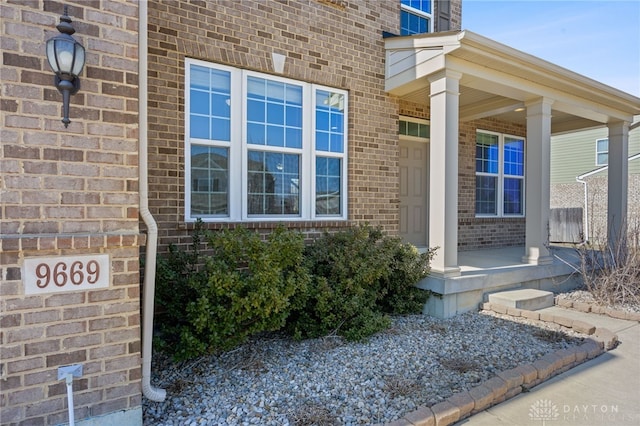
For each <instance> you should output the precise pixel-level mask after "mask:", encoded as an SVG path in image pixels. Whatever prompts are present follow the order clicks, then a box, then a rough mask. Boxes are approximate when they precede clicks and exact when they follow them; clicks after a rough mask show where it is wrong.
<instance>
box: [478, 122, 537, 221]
mask: <svg viewBox="0 0 640 426" xmlns="http://www.w3.org/2000/svg"><path fill="white" fill-rule="evenodd" d="M524 150H525V143H524V139H523V138H519V137H515V136H508V135H503V134H500V133H493V132H486V131H478V133H477V134H476V215H477V216H523V215H524V152H525V151H524Z"/></svg>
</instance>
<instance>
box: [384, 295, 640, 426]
mask: <svg viewBox="0 0 640 426" xmlns="http://www.w3.org/2000/svg"><path fill="white" fill-rule="evenodd" d="M555 301H556V303H557V302H558V298H556V299H555ZM558 305H559V306H562V307H569V306H566V304H565V305H563V304H560V303H558ZM575 305H576V303H572V304H571V306H570V307H571V308H574V309H578V310H582V309H589V310H583V311H582V312H594V313H604V314H606V315H609V316H612V317H613V318H619V319H626V320H632V321H640V315H639V316H638V317H636V316H634V315H630V314H632V313H629V312H625V311H615V310H611V309H605V310H604V312H602V311H601V310H600V309H599V308H600V307H599V306H598V305H589V306H588V307H587V306H583V305H588V304H586V303H585V304H578V307H576V306H575ZM593 306H596V309H595V310H594V308H593ZM480 309H481V310H490V311H493V312H496V313H499V314H504V315H511V316H514V317H525V318H529V319H532V320H537V321H543V322H549V323H555V324H558V325H561V326H563V327H566V328H572V329H573V330H575V331H576V332H578V333H582V334H586V335H589V336H591V337H589V338H587V339H585V342H584V343H582V344H581V345H580V346H575V347H573V348H569V349H561V350H558V351H555V352H551V353H548V354H547V355H545V356H543V357H542V358H540V359H538V360H537V361H535V362H533V363H531V364H525V365H521V366H519V367H516V368H512V369H510V370H505V371H502V372H500V373H498V374H496V375H495V376H494V377H492V378H491V379H489V380H487V381H485V382H482V383H481V384H479V385H478V386H475V387H474V388H472V389H471V390H469V391H463V392H458V393H456V394H453V395H451V396H450V397H449V398H447V399H446V400H445V401H443V402H440V403H438V404H435V405H433V406H431V407H425V406H420V407H419V408H418V409H417V410H415V411H412V412H410V413H408V414H406V415H405V416H404V417H402V418H401V419H399V420H396V421H393V422H391V423H387V426H449V425H451V424H453V423H455V422H458V421H460V420H462V419H465V418H467V417H469V416H471V415H473V414H476V413H478V412H480V411H483V410H485V409H487V408H489V407H491V406H492V405H496V404H499V403H501V402H503V401H505V400H507V399H510V398H513V397H514V396H516V395H518V394H519V393H521V392H523V391H525V392H526V391H528V390H529V389H530V388H532V387H534V386H537V385H539V384H540V383H542V382H544V381H546V380H548V379H550V378H551V377H553V376H556V375H558V374H560V373H564V372H565V371H567V370H569V369H571V368H573V367H575V366H577V365H579V364H582V363H583V362H585V361H587V360H589V359H592V358H595V357H597V356H598V355H600V354H602V353H604V352H606V351H608V350H610V349H613V348H615V347H616V345H617V343H618V336H617V335H616V334H615V333H613V332H612V331H610V330H608V329H606V328H603V327H596V326H595V325H593V324H590V323H587V322H585V321H578V320H573V319H570V318H567V317H563V316H561V315H551V314H548V313H544V312H536V311H528V310H526V309H517V308H510V307H509V308H508V307H506V306H502V305H497V304H494V303H482V304H481V305H480ZM612 314H613V315H612ZM614 315H618V316H614Z"/></svg>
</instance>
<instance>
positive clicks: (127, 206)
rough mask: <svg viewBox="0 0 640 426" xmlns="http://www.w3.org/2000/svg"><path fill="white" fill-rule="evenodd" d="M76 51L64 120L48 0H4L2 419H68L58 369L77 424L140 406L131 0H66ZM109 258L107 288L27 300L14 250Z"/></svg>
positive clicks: (20, 256) (54, 13)
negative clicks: (69, 382)
mask: <svg viewBox="0 0 640 426" xmlns="http://www.w3.org/2000/svg"><path fill="white" fill-rule="evenodd" d="M64 4H65V5H68V6H69V15H70V17H71V18H72V20H73V25H74V27H75V29H76V31H77V32H76V34H75V35H74V37H75V38H76V40H78V41H80V42H81V43H82V44H83V45H84V47H85V49H86V52H87V54H86V65H85V69H84V71H83V72H82V75H81V86H82V87H81V90H80V92H79V93H78V94H76V95H74V96H72V97H71V108H70V118H71V124H70V125H69V127H68V129H65V128H64V127H63V124H62V123H61V121H60V119H61V109H62V108H61V104H62V102H61V99H62V95H61V94H60V93H59V92H58V91H57V89H56V88H55V87H54V86H53V73H52V71H51V70H50V68H49V65H48V63H47V60H46V57H45V48H44V46H45V40H47V39H48V38H49V37H51V36H53V35H57V34H58V31H57V30H56V29H55V26H56V25H57V24H58V22H59V16H60V15H61V14H62V11H63V9H62V8H63V3H62V2H57V1H49V0H45V1H26V0H15V1H14V0H7V1H3V3H2V5H1V6H0V13H1V18H2V23H1V28H2V70H1V81H2V102H1V104H0V109H1V114H2V115H1V117H0V121H1V123H2V134H1V135H0V137H1V139H2V152H1V155H0V169H1V170H2V175H1V180H0V188H1V191H0V200H1V206H2V207H1V208H2V210H1V211H2V223H1V228H2V229H1V235H0V278H1V285H0V294H1V296H2V299H1V301H0V312H1V314H0V315H1V316H0V326H1V331H0V341H1V343H2V349H1V353H0V358H1V361H0V389H1V391H0V410H2V415H1V416H0V422H1V423H2V424H18V423H19V424H30V425H49V424H60V423H64V422H66V421H67V419H68V414H67V402H66V387H65V384H64V381H60V380H58V378H57V370H58V367H59V366H62V365H67V364H75V363H79V364H82V365H83V368H84V371H83V376H82V378H79V379H76V380H75V381H74V397H75V405H76V412H75V416H76V419H77V420H81V419H83V418H86V417H93V416H99V415H105V414H108V413H112V412H115V411H118V410H127V409H138V410H139V408H140V405H141V392H140V371H141V369H140V312H139V305H140V297H139V261H138V252H139V245H140V244H141V240H140V239H141V237H140V236H139V229H138V209H137V206H138V193H137V187H138V181H137V179H138V178H137V176H138V153H137V142H138V140H137V122H138V113H137V109H138V103H137V80H138V74H137V69H138V65H137V56H138V45H137V25H138V20H137V15H138V6H137V3H136V2H134V1H127V0H102V1H84V0H77V1H66V2H64ZM80 254H87V255H98V254H107V255H108V256H109V269H110V271H109V272H110V277H111V281H110V282H109V285H108V287H107V288H104V289H100V290H91V291H78V290H75V291H69V292H61V293H46V292H43V293H40V294H36V295H29V296H27V295H25V284H24V280H23V278H24V277H23V264H24V259H25V258H30V257H36V258H40V257H43V256H48V257H57V256H61V255H65V256H77V255H80Z"/></svg>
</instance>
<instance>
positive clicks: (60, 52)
mask: <svg viewBox="0 0 640 426" xmlns="http://www.w3.org/2000/svg"><path fill="white" fill-rule="evenodd" d="M56 28H57V29H58V31H60V35H57V36H55V37H52V38H50V39H49V40H47V60H48V61H49V65H50V66H51V69H53V71H54V72H55V73H56V76H55V78H54V84H55V86H56V87H57V88H58V90H59V91H60V93H62V109H63V113H64V114H63V115H64V117H63V118H62V122H63V123H64V127H67V126H69V123H71V120H69V96H71V95H75V94H76V93H77V92H78V89H80V78H79V77H78V75H79V74H80V73H81V72H82V68H83V67H84V47H82V45H81V44H80V43H78V42H77V41H76V40H75V39H74V38H73V37H71V35H72V34H73V33H75V32H76V30H75V29H74V28H73V26H72V25H71V18H69V15H68V14H67V6H65V7H64V15H62V16H61V17H60V23H59V24H58V26H56Z"/></svg>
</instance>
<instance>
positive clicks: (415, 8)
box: [400, 0, 433, 35]
mask: <svg viewBox="0 0 640 426" xmlns="http://www.w3.org/2000/svg"><path fill="white" fill-rule="evenodd" d="M431 32H433V0H401V1H400V35H412V34H422V33H431Z"/></svg>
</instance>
